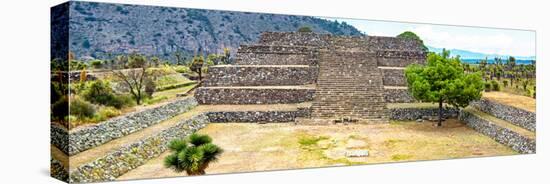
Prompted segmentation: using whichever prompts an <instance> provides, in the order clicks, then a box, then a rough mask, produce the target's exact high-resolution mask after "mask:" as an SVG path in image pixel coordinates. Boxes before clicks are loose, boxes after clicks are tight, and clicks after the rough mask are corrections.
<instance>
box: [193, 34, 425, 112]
mask: <svg viewBox="0 0 550 184" xmlns="http://www.w3.org/2000/svg"><path fill="white" fill-rule="evenodd" d="M424 60H425V53H424V52H423V51H422V50H421V47H420V45H419V43H417V42H416V41H413V40H404V39H398V38H393V37H374V36H359V37H357V36H334V35H328V34H315V33H298V32H265V33H263V34H262V35H261V37H260V40H259V41H258V43H256V44H252V45H241V47H240V48H239V49H238V51H237V55H236V61H235V63H234V64H233V65H218V66H214V67H210V68H209V70H208V76H209V77H208V79H206V81H204V85H203V86H202V87H200V88H198V89H197V92H196V93H195V97H196V99H197V101H198V102H199V103H200V104H233V105H243V104H266V105H267V104H295V103H304V102H309V103H311V104H312V105H311V107H310V108H309V112H310V117H308V119H313V120H328V121H333V120H337V119H341V118H347V119H353V120H360V121H362V120H365V121H367V122H387V121H388V115H387V112H386V111H387V110H386V103H397V102H399V103H401V102H412V101H413V100H412V98H411V97H410V95H409V94H408V91H407V88H406V83H405V79H404V75H403V69H404V67H405V66H406V65H408V64H411V63H420V64H422V63H423V62H424Z"/></svg>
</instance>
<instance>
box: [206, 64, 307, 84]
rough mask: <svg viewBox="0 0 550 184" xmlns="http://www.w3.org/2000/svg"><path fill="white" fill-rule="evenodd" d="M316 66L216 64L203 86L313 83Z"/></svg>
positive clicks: (210, 70)
mask: <svg viewBox="0 0 550 184" xmlns="http://www.w3.org/2000/svg"><path fill="white" fill-rule="evenodd" d="M317 72H318V68H317V67H314V66H308V65H218V66H212V67H209V68H208V79H207V80H206V81H204V83H203V84H204V86H261V85H263V86H292V85H307V84H314V83H315V81H316V80H317Z"/></svg>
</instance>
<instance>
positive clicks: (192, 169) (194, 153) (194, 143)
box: [164, 134, 223, 175]
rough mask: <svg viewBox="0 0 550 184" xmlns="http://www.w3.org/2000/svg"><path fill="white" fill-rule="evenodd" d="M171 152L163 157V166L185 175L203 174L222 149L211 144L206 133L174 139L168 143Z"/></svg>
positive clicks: (210, 139)
mask: <svg viewBox="0 0 550 184" xmlns="http://www.w3.org/2000/svg"><path fill="white" fill-rule="evenodd" d="M168 147H169V149H170V150H171V151H172V154H171V155H169V156H167V157H166V158H164V166H165V167H167V168H172V169H174V171H176V172H183V171H185V172H186V173H187V175H204V174H205V172H204V170H205V169H206V168H207V167H208V165H209V164H210V163H211V162H215V161H217V160H218V156H219V155H220V154H221V153H222V152H223V150H222V149H221V148H220V147H218V146H216V145H215V144H212V138H210V136H208V135H200V134H191V135H190V136H189V137H188V139H186V140H185V139H175V140H172V141H171V142H170V144H169V145H168Z"/></svg>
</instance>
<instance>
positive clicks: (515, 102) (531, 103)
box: [483, 92, 537, 112]
mask: <svg viewBox="0 0 550 184" xmlns="http://www.w3.org/2000/svg"><path fill="white" fill-rule="evenodd" d="M483 97H484V98H487V99H489V100H494V101H496V102H500V103H503V104H507V105H510V106H514V107H517V108H521V109H525V110H528V111H531V112H535V111H536V108H537V102H536V101H537V100H536V99H534V98H531V97H526V96H521V95H514V94H511V93H505V92H483Z"/></svg>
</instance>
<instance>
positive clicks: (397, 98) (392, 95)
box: [384, 88, 416, 103]
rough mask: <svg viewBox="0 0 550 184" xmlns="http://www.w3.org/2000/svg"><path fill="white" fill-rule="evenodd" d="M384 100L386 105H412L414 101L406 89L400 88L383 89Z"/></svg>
mask: <svg viewBox="0 0 550 184" xmlns="http://www.w3.org/2000/svg"><path fill="white" fill-rule="evenodd" d="M384 99H385V100H386V102H387V103H412V102H415V101H416V100H415V99H414V98H413V97H412V96H411V94H410V93H409V91H408V90H407V89H401V88H397V89H394V88H385V89H384Z"/></svg>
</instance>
